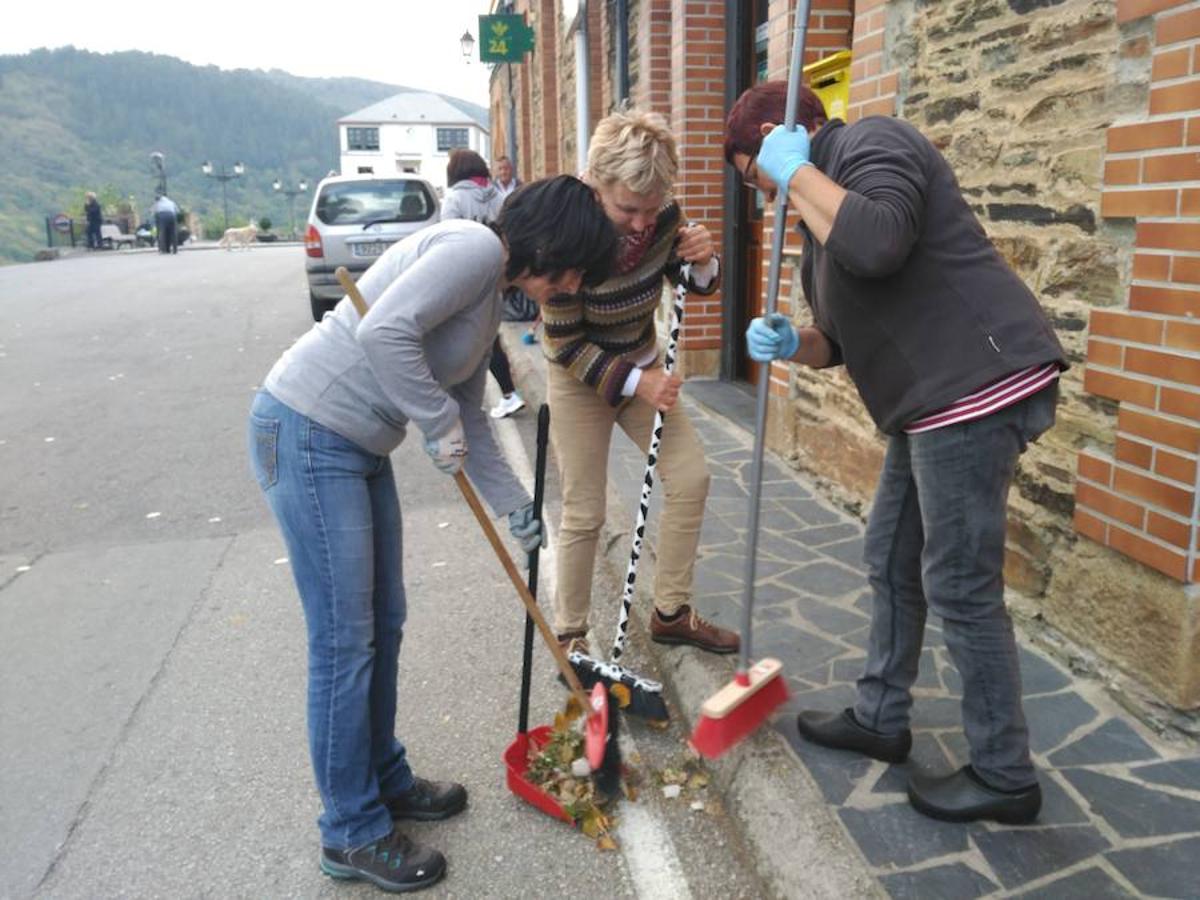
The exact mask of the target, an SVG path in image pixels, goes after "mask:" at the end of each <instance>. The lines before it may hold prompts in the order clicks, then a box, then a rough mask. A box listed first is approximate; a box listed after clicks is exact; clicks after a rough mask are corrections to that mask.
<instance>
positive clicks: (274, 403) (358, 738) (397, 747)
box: [249, 391, 413, 850]
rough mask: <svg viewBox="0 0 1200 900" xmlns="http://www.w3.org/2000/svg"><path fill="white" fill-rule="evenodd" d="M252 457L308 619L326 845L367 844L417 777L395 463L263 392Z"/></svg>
mask: <svg viewBox="0 0 1200 900" xmlns="http://www.w3.org/2000/svg"><path fill="white" fill-rule="evenodd" d="M249 431H250V458H251V463H252V466H253V469H254V474H255V477H256V478H257V479H258V483H259V486H260V487H261V488H262V489H263V493H264V494H265V495H266V498H267V503H268V504H270V507H271V511H272V512H273V513H274V514H275V518H276V520H277V521H278V522H279V527H280V528H281V529H282V531H283V537H284V540H285V542H286V543H287V548H288V558H289V559H290V560H291V566H292V574H293V576H294V577H295V579H296V587H297V588H298V589H299V592H300V600H301V603H302V604H303V606H304V618H305V621H306V623H307V626H308V745H309V753H310V755H311V757H312V765H313V772H314V774H315V776H316V782H317V789H318V790H319V791H320V793H321V802H322V804H323V806H324V811H323V812H322V814H321V817H320V819H319V820H318V824H319V825H320V829H321V843H322V845H323V846H325V847H329V848H332V849H335V850H347V849H350V848H354V847H360V846H362V845H364V844H368V843H371V842H372V841H375V840H378V839H380V838H382V837H384V836H386V835H387V834H388V833H389V832H390V831H391V830H392V821H391V816H390V814H389V813H388V810H387V807H385V806H384V804H383V801H382V798H384V797H393V796H395V795H397V794H401V793H403V792H404V791H406V790H408V789H409V788H410V787H411V786H412V784H413V775H412V772H411V770H410V769H409V767H408V763H407V762H406V760H405V752H404V746H403V745H402V744H401V743H400V742H399V741H398V740H397V739H396V736H395V720H396V678H397V674H398V665H399V655H400V639H401V635H402V630H403V626H404V616H405V597H404V584H403V582H402V580H401V525H400V502H399V498H398V496H397V494H396V480H395V477H394V476H393V474H392V465H391V461H390V460H389V459H388V458H387V457H386V456H376V455H375V454H373V453H368V452H367V451H366V450H363V449H362V448H361V447H359V446H358V445H357V444H354V443H352V442H350V441H348V440H346V439H345V438H343V437H341V436H340V435H338V434H336V433H335V432H332V431H330V430H329V429H327V428H324V427H322V426H321V425H318V424H317V423H316V422H314V421H312V420H311V419H309V418H307V417H306V416H302V415H300V414H299V413H297V412H296V411H294V410H292V409H291V408H289V407H288V406H285V405H284V404H282V403H280V402H279V401H278V400H276V399H275V398H274V397H273V396H271V394H270V393H268V392H267V391H259V393H258V395H257V396H256V397H255V399H254V405H253V406H252V408H251V410H250V428H249Z"/></svg>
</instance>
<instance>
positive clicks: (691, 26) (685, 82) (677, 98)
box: [668, 0, 725, 375]
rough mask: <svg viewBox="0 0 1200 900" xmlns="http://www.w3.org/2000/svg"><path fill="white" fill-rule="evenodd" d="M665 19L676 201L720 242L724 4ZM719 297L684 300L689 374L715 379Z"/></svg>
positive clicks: (676, 10) (699, 5)
mask: <svg viewBox="0 0 1200 900" xmlns="http://www.w3.org/2000/svg"><path fill="white" fill-rule="evenodd" d="M670 21H671V45H670V46H671V56H670V59H671V69H670V80H669V85H670V112H669V114H668V118H669V119H670V122H671V127H672V130H673V131H674V132H675V137H676V140H677V142H678V147H679V177H678V178H677V179H676V183H675V196H676V198H677V199H678V200H679V203H680V206H681V207H682V208H683V211H684V214H685V215H686V216H687V217H688V218H689V219H691V220H694V221H696V222H699V223H701V224H703V225H706V226H707V227H708V229H709V230H710V231H711V232H712V234H713V238H714V240H716V241H717V242H718V243H719V242H720V235H721V232H722V230H723V227H724V221H725V220H724V209H723V205H724V199H723V194H722V190H723V184H724V166H725V157H724V154H723V152H722V147H723V140H724V133H725V132H724V121H725V36H724V35H725V4H724V3H716V2H707V3H705V2H695V0H687V2H685V0H673V2H672V3H671V10H670ZM721 296H722V295H721V292H719V291H718V292H717V293H716V294H714V295H712V296H711V297H701V296H699V295H696V294H693V295H691V296H690V297H689V298H688V308H687V315H686V316H685V317H684V322H683V330H682V332H681V334H680V350H681V360H682V364H683V365H684V368H685V371H687V372H688V373H689V374H705V375H716V374H717V370H718V367H719V354H718V353H717V352H716V351H719V350H720V347H721V337H722V335H721V302H722V300H721ZM705 351H714V352H710V353H706V352H705Z"/></svg>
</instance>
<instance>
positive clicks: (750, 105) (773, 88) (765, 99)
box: [725, 81, 829, 165]
mask: <svg viewBox="0 0 1200 900" xmlns="http://www.w3.org/2000/svg"><path fill="white" fill-rule="evenodd" d="M796 100H797V102H796V127H797V128H805V129H808V128H815V127H817V126H818V125H823V124H825V122H827V121H829V116H827V115H826V114H825V104H823V103H822V102H821V98H820V97H818V96H817V95H816V94H815V93H814V92H813V90H812V89H811V88H809V87H807V86H805V85H800V96H799V97H797V98H796ZM786 118H787V82H786V81H764V82H763V83H762V84H756V85H755V86H754V87H752V88H750V89H749V90H747V91H745V92H743V93H742V96H740V97H738V99H737V102H736V103H735V104H733V108H732V109H731V110H729V118H727V119H726V120H725V162H727V163H729V164H730V165H733V154H735V153H745V154H746V155H747V156H754V155H755V154H757V153H758V150H759V148H760V147H761V146H762V140H763V136H762V126H763V125H764V124H765V123H768V122H770V123H772V124H775V125H782V124H783V120H784V119H786Z"/></svg>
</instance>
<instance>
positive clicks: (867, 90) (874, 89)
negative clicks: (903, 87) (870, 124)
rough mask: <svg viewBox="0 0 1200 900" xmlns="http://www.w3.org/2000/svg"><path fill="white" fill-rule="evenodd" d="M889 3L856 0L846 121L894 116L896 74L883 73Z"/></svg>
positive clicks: (893, 72)
mask: <svg viewBox="0 0 1200 900" xmlns="http://www.w3.org/2000/svg"><path fill="white" fill-rule="evenodd" d="M887 3H888V0H855V3H854V45H853V48H852V52H853V53H854V59H853V61H852V62H851V64H850V106H849V109H848V110H847V116H848V119H849V121H851V122H855V121H857V120H858V119H861V118H862V117H863V116H891V115H895V113H896V88H897V85H898V84H899V74H898V73H897V72H895V71H892V72H886V73H885V72H884V71H883V36H884V26H885V25H886V23H887Z"/></svg>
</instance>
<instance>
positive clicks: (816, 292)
mask: <svg viewBox="0 0 1200 900" xmlns="http://www.w3.org/2000/svg"><path fill="white" fill-rule="evenodd" d="M801 90H802V95H801V97H800V102H799V104H798V108H799V114H798V122H797V125H798V127H797V128H796V130H795V131H791V132H789V131H787V130H786V129H785V128H783V127H782V126H780V125H779V124H778V123H780V122H782V121H783V119H784V109H785V104H786V95H787V87H786V85H785V84H784V83H782V82H769V83H765V84H761V85H758V86H756V87H754V88H751V89H750V90H748V91H747V92H745V93H744V94H743V95H742V96H741V98H739V100H738V102H737V103H736V104H735V105H734V107H733V109H732V110H731V111H730V114H729V118H728V120H727V123H726V137H725V158H726V160H727V161H728V162H729V163H730V164H731V165H732V166H734V167H735V168H736V169H737V170H738V172H739V174H740V175H741V176H742V179H743V181H744V182H745V183H746V184H747V185H748V186H750V187H752V188H756V189H759V190H762V191H764V192H765V193H766V194H767V195H768V196H769V197H771V198H773V197H774V195H775V192H776V191H777V190H786V191H787V199H788V206H789V208H790V209H791V210H793V211H794V212H795V213H796V215H797V217H798V218H799V220H800V221H799V228H800V230H801V232H802V233H803V234H804V239H805V240H804V256H803V263H802V269H801V280H802V285H803V288H804V295H805V298H806V300H807V301H808V305H809V307H810V308H811V311H812V318H813V324H812V325H811V326H807V327H800V328H797V327H796V326H795V325H794V324H793V323H792V322H791V321H790V320H789V319H788V317H786V316H784V315H781V314H779V313H775V314H773V315H771V316H769V317H764V318H757V319H754V320H753V321H752V322H751V323H750V327H749V328H748V329H747V331H746V341H747V346H748V349H749V353H750V356H751V357H752V358H753V359H755V360H756V361H758V362H762V363H767V362H770V361H772V360H788V361H791V362H796V363H800V364H803V365H807V366H810V367H812V368H818V369H820V368H825V367H828V366H834V365H845V366H846V369H847V371H848V372H849V375H850V377H851V379H852V380H853V381H854V384H855V386H856V387H857V388H858V392H859V394H860V396H861V397H862V399H863V402H864V404H865V405H866V407H867V410H868V412H870V414H871V417H872V419H874V421H875V423H876V424H877V425H878V426H879V428H880V430H881V431H883V432H884V433H885V434H886V435H887V436H888V447H887V454H886V457H885V460H884V464H883V472H882V474H881V475H880V480H879V484H878V487H877V489H876V493H875V502H874V505H873V508H872V511H871V515H870V519H869V522H868V525H867V533H866V548H865V555H866V563H867V568H868V574H869V579H870V584H871V588H872V593H873V602H874V607H873V613H872V620H871V633H870V641H869V645H868V649H867V660H866V667H865V671H864V672H863V675H862V677H861V678H860V679H859V680H858V686H857V687H858V689H857V697H856V700H855V704H854V706H853V707H851V708H849V709H845V710H843V711H841V712H837V713H831V712H818V711H813V710H805V711H802V712H801V713H800V715H799V720H798V725H799V730H800V733H801V734H803V735H804V736H805V737H806V738H808V739H809V740H811V741H814V742H816V743H818V744H822V745H825V746H829V747H836V748H840V749H846V750H854V751H857V752H859V753H863V754H866V755H867V756H871V757H874V758H876V759H881V760H884V761H887V762H900V761H902V760H903V759H904V758H905V757H906V756H907V755H908V752H909V749H910V748H911V745H912V735H911V732H910V730H909V712H910V709H911V707H912V693H911V688H912V685H913V682H914V681H915V680H916V677H917V666H918V662H919V659H920V654H921V644H922V638H923V635H924V630H925V617H926V611H927V609H932V610H933V611H934V613H936V614H937V615H939V616H941V618H942V620H943V631H944V634H945V639H946V646H947V648H948V650H949V651H950V655H951V657H952V659H953V660H954V663H955V665H956V666H957V667H958V670H959V673H960V674H961V676H962V681H963V699H962V717H963V727H964V730H965V732H966V737H967V741H968V743H969V744H970V748H971V752H970V763H969V764H968V765H966V766H964V767H963V768H962V769H960V770H958V771H956V772H953V773H951V774H949V775H933V776H931V775H920V774H917V775H913V776H912V778H911V779H910V781H909V787H908V795H909V800H910V801H911V803H912V804H913V806H914V807H915V808H916V809H917V810H919V811H920V812H922V813H925V814H926V815H930V816H933V817H935V818H940V819H946V820H950V821H971V820H975V819H994V820H996V821H1000V822H1005V823H1011V824H1017V823H1024V822H1030V821H1032V820H1033V819H1035V818H1036V816H1037V814H1038V811H1039V810H1040V808H1041V791H1040V789H1039V787H1038V783H1037V777H1036V774H1035V771H1034V767H1033V763H1032V761H1031V758H1030V754H1029V731H1028V728H1027V726H1026V722H1025V717H1024V713H1023V711H1022V707H1021V676H1020V671H1019V667H1018V659H1017V645H1016V640H1015V637H1014V635H1013V627H1012V621H1011V619H1010V618H1009V614H1008V610H1007V609H1006V607H1005V605H1004V577H1003V563H1004V534H1005V522H1006V503H1007V496H1008V490H1009V486H1010V484H1011V482H1012V478H1013V473H1014V470H1015V468H1016V463H1017V457H1018V456H1019V455H1020V454H1021V452H1022V451H1023V450H1024V449H1025V447H1026V444H1027V443H1028V442H1029V441H1032V440H1035V439H1036V438H1037V437H1038V436H1039V435H1040V434H1042V433H1043V432H1044V431H1045V430H1046V429H1048V428H1049V427H1050V426H1051V425H1052V424H1053V422H1054V408H1055V403H1056V400H1057V391H1058V375H1059V372H1060V370H1061V369H1064V368H1066V363H1065V358H1064V354H1063V350H1062V347H1061V346H1060V345H1059V342H1058V339H1057V337H1056V336H1055V334H1054V331H1053V329H1052V328H1051V326H1050V324H1049V322H1048V320H1047V318H1046V315H1045V313H1044V312H1043V311H1042V309H1041V307H1040V305H1039V304H1038V302H1037V299H1036V298H1035V297H1034V296H1033V294H1032V293H1031V292H1030V290H1029V289H1028V288H1027V287H1026V286H1025V284H1024V283H1022V281H1021V280H1020V279H1019V278H1018V277H1017V275H1016V274H1015V273H1014V272H1013V271H1012V270H1011V269H1010V268H1009V267H1008V265H1007V264H1006V263H1005V262H1004V260H1003V258H1002V257H1001V256H1000V254H999V253H998V252H997V250H996V249H995V247H994V246H993V245H992V243H991V241H990V240H989V239H988V237H987V235H986V233H985V232H984V230H983V227H982V226H981V225H980V223H979V221H978V220H977V219H976V217H975V215H974V214H973V213H972V211H971V209H970V207H969V206H968V204H967V203H966V201H965V200H964V199H963V196H962V192H961V191H960V189H959V187H958V183H957V181H956V179H955V177H954V173H953V172H952V171H951V169H950V166H949V164H948V163H947V162H946V160H945V159H944V158H943V157H942V155H941V154H940V153H939V152H938V151H937V149H936V148H935V147H934V146H933V145H932V144H931V143H930V142H929V141H928V140H927V139H926V138H925V137H924V136H922V135H921V134H920V133H919V132H918V131H917V130H916V129H915V128H913V127H912V126H911V125H909V124H907V123H906V122H904V121H901V120H899V119H894V118H889V117H882V116H875V117H869V118H866V119H862V120H861V121H858V122H855V123H854V124H853V125H846V124H845V123H844V122H842V121H840V120H837V119H835V120H832V121H827V119H826V116H825V111H824V108H823V107H822V106H821V101H820V99H819V98H818V97H817V96H816V95H815V94H814V93H813V92H812V91H810V90H808V89H807V88H802V89H801Z"/></svg>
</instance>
